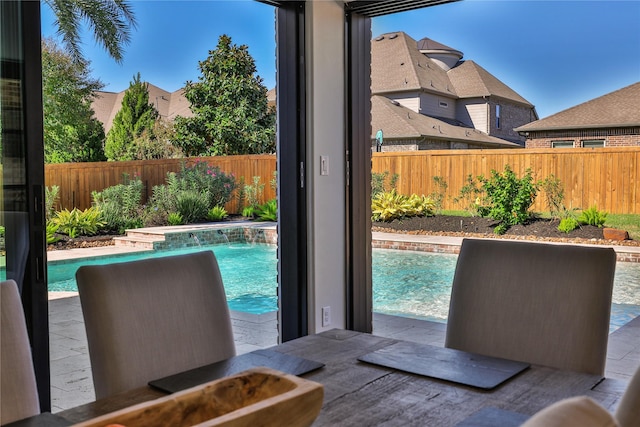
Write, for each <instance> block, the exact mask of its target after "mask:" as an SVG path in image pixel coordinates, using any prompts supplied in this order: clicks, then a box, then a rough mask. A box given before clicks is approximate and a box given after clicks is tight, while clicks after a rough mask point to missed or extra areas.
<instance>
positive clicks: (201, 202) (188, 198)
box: [176, 190, 209, 224]
mask: <svg viewBox="0 0 640 427" xmlns="http://www.w3.org/2000/svg"><path fill="white" fill-rule="evenodd" d="M176 210H177V211H178V213H179V214H180V216H181V217H182V221H183V223H184V224H191V223H194V222H198V221H201V220H203V219H205V218H207V214H208V213H209V194H208V193H206V192H205V193H199V192H197V191H194V190H191V191H188V190H187V191H182V192H180V193H179V194H178V195H177V196H176Z"/></svg>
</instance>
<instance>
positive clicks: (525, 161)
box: [45, 147, 640, 214]
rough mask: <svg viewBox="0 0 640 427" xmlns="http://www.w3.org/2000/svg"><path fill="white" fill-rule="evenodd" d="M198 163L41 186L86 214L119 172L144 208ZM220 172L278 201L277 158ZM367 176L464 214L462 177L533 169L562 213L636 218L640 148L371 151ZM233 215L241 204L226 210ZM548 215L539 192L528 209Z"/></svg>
mask: <svg viewBox="0 0 640 427" xmlns="http://www.w3.org/2000/svg"><path fill="white" fill-rule="evenodd" d="M197 160H198V159H196V158H188V159H160V160H146V161H130V162H99V163H64V164H47V165H45V184H46V185H47V186H48V187H51V186H53V185H58V186H59V187H60V199H59V205H58V209H64V208H66V209H70V210H71V209H73V208H74V207H77V208H78V209H86V208H88V207H90V206H91V192H92V191H102V190H103V189H105V188H107V187H110V186H113V185H116V184H120V183H121V182H122V176H123V174H124V173H126V174H129V175H130V176H132V177H133V175H134V174H138V176H139V177H140V178H141V179H142V181H143V183H144V184H145V186H146V194H145V197H144V202H146V201H147V199H148V198H149V197H151V194H152V191H153V187H154V186H156V185H160V184H165V180H166V176H167V173H168V172H178V171H179V170H180V168H181V165H182V163H183V162H185V163H186V164H189V165H192V164H193V163H195V162H196V161H197ZM199 160H201V161H206V162H207V163H208V164H210V165H212V166H217V167H219V168H220V169H221V170H222V171H223V172H225V173H234V175H235V177H236V182H240V180H241V179H243V180H244V183H245V184H251V183H253V177H254V176H259V177H260V182H261V183H262V184H264V194H263V199H262V200H261V202H264V201H266V200H269V199H273V198H275V197H276V192H275V190H274V189H273V188H271V185H270V181H271V179H272V178H273V174H274V173H275V171H276V157H275V155H249V156H225V157H203V158H200V159H199ZM371 164H372V172H374V173H383V172H385V171H388V172H389V176H392V175H393V174H398V175H399V178H398V182H397V187H396V188H397V190H398V191H399V192H400V193H403V194H411V193H416V194H418V195H420V194H424V195H428V194H430V193H432V192H433V191H435V190H436V187H435V186H434V182H433V177H434V176H441V177H443V178H444V179H445V180H446V182H447V184H448V188H447V191H446V194H445V199H444V201H443V208H444V209H457V210H459V209H462V205H461V204H459V203H458V204H456V203H454V201H453V199H454V198H456V197H458V196H459V193H460V189H461V188H462V186H464V185H465V184H466V180H467V176H469V175H471V176H472V177H474V178H477V177H478V176H479V175H483V176H485V177H490V176H491V171H492V170H496V171H502V170H504V167H505V166H506V165H507V164H508V165H509V166H511V168H512V169H513V170H514V172H515V173H516V175H518V176H522V175H523V174H524V172H525V170H526V169H527V168H531V170H532V171H533V173H534V178H535V179H536V180H542V179H544V178H546V177H548V176H549V175H551V174H553V175H555V176H556V177H557V178H558V179H560V181H561V183H562V185H563V187H564V191H565V200H564V203H565V205H566V207H567V208H580V209H585V208H588V207H590V206H592V205H594V204H596V205H597V207H598V208H599V209H601V210H606V211H607V212H610V213H635V214H638V213H640V194H639V193H640V188H639V187H640V147H617V148H600V149H582V148H576V149H535V150H529V149H527V150H436V151H414V152H383V153H373V155H372V162H371ZM225 209H227V211H228V212H237V210H238V209H239V204H238V200H237V199H236V198H234V199H233V200H231V201H230V202H229V203H228V204H227V205H226V206H225ZM533 209H534V210H535V211H538V212H540V211H546V210H547V207H546V204H545V201H544V195H543V194H542V192H540V194H539V197H538V198H537V199H536V202H535V204H534V206H533Z"/></svg>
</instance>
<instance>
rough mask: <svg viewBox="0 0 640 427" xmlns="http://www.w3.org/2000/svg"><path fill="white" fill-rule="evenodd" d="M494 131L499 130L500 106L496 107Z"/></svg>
mask: <svg viewBox="0 0 640 427" xmlns="http://www.w3.org/2000/svg"><path fill="white" fill-rule="evenodd" d="M496 129H500V105H499V104H498V105H496Z"/></svg>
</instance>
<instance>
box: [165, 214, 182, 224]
mask: <svg viewBox="0 0 640 427" xmlns="http://www.w3.org/2000/svg"><path fill="white" fill-rule="evenodd" d="M167 222H168V223H169V225H182V224H184V222H183V221H182V215H180V214H179V213H178V212H171V213H170V214H169V215H168V216H167Z"/></svg>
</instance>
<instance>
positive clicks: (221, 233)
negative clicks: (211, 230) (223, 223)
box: [218, 230, 229, 245]
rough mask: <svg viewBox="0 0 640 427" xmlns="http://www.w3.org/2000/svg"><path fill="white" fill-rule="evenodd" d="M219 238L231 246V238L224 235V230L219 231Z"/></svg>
mask: <svg viewBox="0 0 640 427" xmlns="http://www.w3.org/2000/svg"><path fill="white" fill-rule="evenodd" d="M218 236H220V237H222V239H223V241H224V242H225V243H226V244H227V245H228V244H229V238H228V237H227V235H226V234H224V231H222V230H218Z"/></svg>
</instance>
